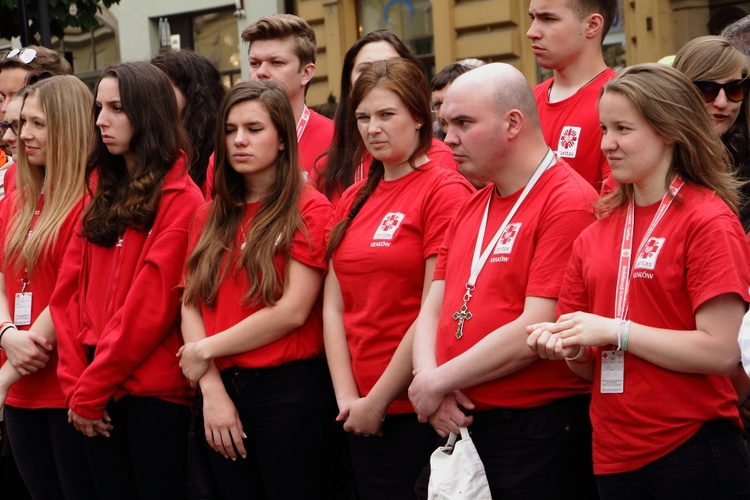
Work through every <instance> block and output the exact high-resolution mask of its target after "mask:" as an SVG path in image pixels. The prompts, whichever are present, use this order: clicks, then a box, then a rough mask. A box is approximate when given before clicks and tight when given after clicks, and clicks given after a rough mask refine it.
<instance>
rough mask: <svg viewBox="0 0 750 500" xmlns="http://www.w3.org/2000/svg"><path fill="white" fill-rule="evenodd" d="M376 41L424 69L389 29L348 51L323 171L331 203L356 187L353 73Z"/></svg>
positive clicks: (322, 180)
mask: <svg viewBox="0 0 750 500" xmlns="http://www.w3.org/2000/svg"><path fill="white" fill-rule="evenodd" d="M373 42H387V43H389V44H391V46H392V47H393V48H394V49H395V50H396V52H397V53H398V55H399V56H400V57H403V58H405V59H409V60H410V61H412V62H413V63H414V64H416V65H417V67H419V68H420V69H422V64H421V63H420V62H419V60H418V59H417V58H416V57H414V56H413V55H412V54H411V52H409V48H408V47H407V46H406V45H405V44H404V42H402V41H401V39H399V37H397V36H396V35H394V34H393V33H391V32H390V31H388V30H377V31H372V32H370V33H368V34H366V35H365V36H363V37H362V38H360V39H359V40H357V41H356V42H355V43H354V45H352V46H351V48H350V49H349V50H348V51H347V52H346V55H345V56H344V63H343V65H342V67H341V90H340V92H339V103H338V106H337V107H336V113H335V114H334V116H333V123H334V126H335V127H334V130H335V132H334V134H333V140H332V141H331V146H330V147H329V149H328V157H327V159H326V163H325V165H324V166H323V167H322V168H321V170H320V181H319V189H320V191H321V192H322V193H323V194H324V195H326V197H327V198H328V199H329V200H330V199H332V198H333V197H334V196H335V195H336V194H337V193H340V192H342V191H344V190H345V189H346V188H348V187H349V186H351V185H352V184H354V172H355V171H356V170H357V165H358V164H359V162H360V161H361V160H362V156H361V155H360V156H357V147H358V146H359V145H361V143H362V139H361V138H360V136H359V131H357V130H354V135H351V134H352V132H351V129H350V128H349V124H350V117H349V111H350V109H351V107H352V104H351V93H352V72H353V71H354V60H355V59H356V58H357V56H358V55H359V52H360V51H361V50H362V48H363V47H364V46H365V45H367V44H370V43H373ZM426 123H429V122H426Z"/></svg>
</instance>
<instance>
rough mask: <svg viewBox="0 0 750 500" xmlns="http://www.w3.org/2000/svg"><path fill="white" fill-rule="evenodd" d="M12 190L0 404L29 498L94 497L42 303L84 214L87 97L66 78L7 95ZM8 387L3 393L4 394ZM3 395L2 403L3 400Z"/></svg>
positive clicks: (0, 219) (3, 208) (1, 306)
mask: <svg viewBox="0 0 750 500" xmlns="http://www.w3.org/2000/svg"><path fill="white" fill-rule="evenodd" d="M14 97H15V98H16V99H18V100H19V101H20V104H21V106H22V108H21V112H20V120H19V121H18V122H17V124H16V125H14V127H15V130H13V133H16V134H18V136H17V138H18V154H17V155H16V159H17V160H18V171H17V172H18V177H17V186H18V189H16V190H13V191H12V192H11V193H9V195H8V198H7V199H5V200H3V203H2V204H0V226H2V230H1V231H0V238H1V239H0V245H2V253H0V262H1V268H2V280H0V282H1V283H2V285H1V286H0V321H1V322H2V325H0V347H2V349H3V355H2V358H3V360H4V361H6V362H5V364H4V365H3V367H2V369H0V406H2V404H3V403H7V404H6V406H5V420H6V423H7V426H8V436H7V437H8V439H10V442H11V445H12V446H13V454H14V457H15V459H16V463H17V464H18V468H19V470H20V472H21V475H22V476H23V479H24V482H25V483H26V485H27V487H28V489H29V491H30V492H31V494H32V496H33V497H34V498H39V499H52V498H81V499H85V498H95V497H96V493H95V491H94V485H93V482H92V480H91V474H90V473H89V469H88V459H87V457H86V450H85V448H84V441H83V437H82V436H81V435H80V433H78V432H77V431H76V430H75V429H74V428H73V427H72V426H71V425H70V424H68V416H67V409H66V405H65V398H64V397H63V393H62V391H61V390H60V383H59V382H58V379H57V350H55V349H54V345H55V344H56V340H57V339H56V334H55V328H54V326H53V324H52V321H51V318H50V314H49V308H48V304H49V300H50V296H51V295H52V291H53V289H54V287H55V282H56V281H57V276H58V272H59V271H60V266H61V264H62V259H63V254H64V252H65V249H66V248H67V247H68V243H69V242H70V240H71V238H72V237H73V236H74V234H75V228H76V224H77V222H78V219H79V218H80V216H81V209H82V207H83V195H84V192H85V188H84V175H85V168H86V153H87V149H86V148H85V147H81V144H86V142H87V141H88V139H89V137H90V135H91V132H92V130H93V121H92V120H91V104H92V101H93V99H92V97H91V92H90V91H89V89H88V88H87V87H86V86H85V85H84V84H83V83H82V82H81V81H80V80H79V79H78V78H75V77H73V76H56V77H52V78H49V79H47V80H44V81H41V82H39V83H37V84H36V85H33V86H32V87H29V88H27V89H26V90H25V91H23V92H22V93H20V94H16V96H14ZM9 386H10V390H8V387H9ZM6 396H7V397H6Z"/></svg>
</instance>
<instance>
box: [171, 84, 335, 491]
mask: <svg viewBox="0 0 750 500" xmlns="http://www.w3.org/2000/svg"><path fill="white" fill-rule="evenodd" d="M215 145H216V174H215V184H214V193H215V196H214V198H213V201H212V202H211V203H210V204H209V205H207V206H205V207H203V208H202V209H201V210H200V211H199V212H198V214H197V216H196V219H195V221H194V224H193V227H192V229H191V233H190V248H191V249H192V251H191V253H190V256H189V258H188V260H187V266H186V271H185V279H184V284H185V293H184V295H183V306H182V331H183V335H184V338H185V341H186V344H185V346H184V347H183V348H182V349H181V350H180V356H181V361H180V365H181V366H182V369H183V373H184V374H185V376H186V377H187V378H188V379H189V380H190V381H191V382H193V383H197V384H198V386H199V387H200V390H201V392H202V394H203V415H204V420H205V424H204V426H205V430H206V440H207V442H208V445H209V446H210V447H211V448H212V449H213V450H214V451H213V452H210V454H209V459H210V462H211V467H212V470H213V473H214V475H215V477H216V479H217V482H218V484H219V487H220V489H221V492H222V494H223V496H224V498H227V499H229V498H238V499H239V498H276V499H286V498H310V499H315V498H320V499H324V498H332V495H331V494H330V492H329V491H328V490H327V488H328V487H329V486H330V481H329V478H330V477H331V476H332V474H339V472H338V471H332V470H331V468H332V467H331V464H330V463H326V461H325V460H324V459H323V457H324V456H325V453H323V450H326V449H328V448H330V447H331V446H333V444H332V443H331V442H330V440H328V439H327V436H329V435H330V432H329V429H333V424H334V417H335V414H336V412H335V402H334V399H333V390H332V387H331V380H330V376H329V375H328V372H327V370H326V365H325V361H324V359H323V339H322V326H321V311H320V304H319V301H318V299H319V297H320V290H321V286H322V283H323V275H324V272H325V270H326V265H325V261H324V259H323V254H324V250H325V248H324V244H323V241H324V230H325V225H326V223H327V222H328V220H329V218H330V215H331V211H332V209H331V205H330V203H329V202H328V201H327V200H326V199H325V197H323V195H321V194H320V193H318V192H317V191H316V190H315V189H313V188H311V187H309V186H306V185H305V184H304V180H303V178H302V173H301V172H300V169H299V167H298V164H297V137H296V129H295V123H294V115H293V113H292V108H291V105H290V104H289V99H288V98H287V97H286V95H285V93H284V90H283V88H282V87H281V86H280V85H279V84H277V83H274V82H262V81H260V82H248V83H241V84H239V85H237V86H235V87H234V88H233V89H232V90H230V91H229V93H228V94H227V96H226V97H225V99H224V100H223V101H222V104H221V106H220V109H219V115H218V122H217V130H216V137H215ZM316 454H319V455H318V457H316ZM229 459H231V460H229Z"/></svg>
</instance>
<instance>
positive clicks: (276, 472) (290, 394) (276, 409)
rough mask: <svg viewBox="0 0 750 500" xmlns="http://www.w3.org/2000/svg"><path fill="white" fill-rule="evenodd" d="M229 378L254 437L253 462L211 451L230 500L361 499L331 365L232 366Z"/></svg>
mask: <svg viewBox="0 0 750 500" xmlns="http://www.w3.org/2000/svg"><path fill="white" fill-rule="evenodd" d="M221 377H222V380H223V381H224V387H225V388H226V390H227V393H228V394H229V397H230V398H231V399H232V401H233V402H234V405H235V407H236V408H237V411H238V413H239V415H240V420H241V421H242V427H243V430H244V431H245V434H246V435H247V439H244V445H245V450H246V451H247V458H245V459H243V458H238V459H237V460H236V461H232V460H229V459H226V458H224V457H223V456H222V455H221V454H219V453H217V452H215V451H214V450H211V449H209V460H210V462H211V467H212V469H213V471H214V474H215V476H216V479H217V482H218V483H219V488H220V489H221V492H222V495H223V496H224V500H231V499H243V500H244V499H266V498H267V499H279V500H287V499H297V498H299V499H310V500H312V499H321V500H323V499H325V500H329V499H333V498H353V496H354V488H353V484H352V480H351V471H350V470H347V468H348V467H350V465H348V463H347V462H348V456H346V449H345V444H346V441H345V440H344V436H343V434H342V433H343V431H342V430H341V428H340V426H338V425H337V424H336V422H335V418H336V414H337V410H336V399H335V396H334V393H333V385H332V383H331V377H330V374H329V373H328V367H327V365H326V363H325V361H324V360H322V359H308V360H302V361H294V362H290V363H286V364H283V365H281V366H276V367H272V368H262V369H242V368H229V369H226V370H224V371H222V373H221ZM206 446H208V445H206Z"/></svg>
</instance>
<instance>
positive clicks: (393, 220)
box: [373, 212, 405, 240]
mask: <svg viewBox="0 0 750 500" xmlns="http://www.w3.org/2000/svg"><path fill="white" fill-rule="evenodd" d="M404 217H405V215H404V214H402V213H401V212H388V213H387V214H385V217H383V220H382V222H381V223H380V225H379V226H378V229H377V231H375V236H373V239H375V240H390V239H393V234H394V233H395V232H396V229H398V227H399V226H400V225H401V223H402V222H403V220H404Z"/></svg>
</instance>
